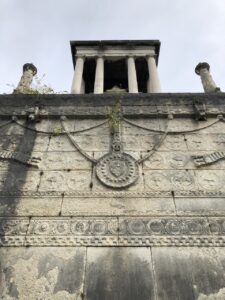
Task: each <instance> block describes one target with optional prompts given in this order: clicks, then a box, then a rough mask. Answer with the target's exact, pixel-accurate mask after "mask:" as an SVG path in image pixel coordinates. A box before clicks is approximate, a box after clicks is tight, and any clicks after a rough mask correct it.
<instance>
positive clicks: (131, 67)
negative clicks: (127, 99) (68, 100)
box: [71, 56, 161, 94]
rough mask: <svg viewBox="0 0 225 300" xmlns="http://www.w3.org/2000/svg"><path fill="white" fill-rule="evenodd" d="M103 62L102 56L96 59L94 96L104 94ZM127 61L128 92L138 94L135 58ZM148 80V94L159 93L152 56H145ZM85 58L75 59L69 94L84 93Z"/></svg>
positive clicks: (129, 57)
mask: <svg viewBox="0 0 225 300" xmlns="http://www.w3.org/2000/svg"><path fill="white" fill-rule="evenodd" d="M104 60H105V58H104V57H103V56H98V57H97V58H96V69H95V82H94V94H102V93H103V92H104ZM126 60H127V72H128V91H129V93H138V80H137V72H136V66H135V56H128V57H127V58H126ZM146 60H147V65H148V72H149V80H148V82H147V92H148V93H160V92H161V87H160V81H159V76H158V70H157V66H156V60H155V57H154V56H146ZM84 62H85V56H77V57H76V66H75V71H74V77H73V82H72V88H71V93H72V94H82V93H84V90H85V89H84V81H83V71H84Z"/></svg>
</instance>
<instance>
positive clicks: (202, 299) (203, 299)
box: [197, 288, 225, 300]
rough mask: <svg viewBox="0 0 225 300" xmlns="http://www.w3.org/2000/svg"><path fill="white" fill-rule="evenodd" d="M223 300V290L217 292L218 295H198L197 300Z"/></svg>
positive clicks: (224, 292) (224, 297) (224, 293)
mask: <svg viewBox="0 0 225 300" xmlns="http://www.w3.org/2000/svg"><path fill="white" fill-rule="evenodd" d="M224 299H225V288H222V289H220V290H219V292H218V293H215V294H210V295H204V294H200V295H199V297H198V299H197V300H224Z"/></svg>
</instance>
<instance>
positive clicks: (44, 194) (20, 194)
mask: <svg viewBox="0 0 225 300" xmlns="http://www.w3.org/2000/svg"><path fill="white" fill-rule="evenodd" d="M62 196H63V197H64V198H66V197H68V198H113V197H119V198H167V197H168V198H171V197H172V196H175V197H197V198H198V197H199V198H201V197H225V192H223V191H217V190H215V191H206V190H197V191H188V190H187V191H185V190H182V191H174V193H173V195H172V193H171V191H157V190H155V191H140V192H138V191H131V192H125V191H103V192H101V191H93V192H86V191H82V192H80V191H71V192H70V191H68V192H67V191H65V192H60V191H38V192H37V191H10V190H8V191H0V197H2V198H4V197H13V198H30V199H32V198H46V200H47V198H49V197H62Z"/></svg>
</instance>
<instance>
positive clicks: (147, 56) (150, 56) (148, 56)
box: [145, 54, 156, 59]
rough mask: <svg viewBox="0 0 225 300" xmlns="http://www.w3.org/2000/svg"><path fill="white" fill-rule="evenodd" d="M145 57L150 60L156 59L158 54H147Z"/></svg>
mask: <svg viewBox="0 0 225 300" xmlns="http://www.w3.org/2000/svg"><path fill="white" fill-rule="evenodd" d="M145 57H146V58H147V59H148V58H156V54H146V55H145Z"/></svg>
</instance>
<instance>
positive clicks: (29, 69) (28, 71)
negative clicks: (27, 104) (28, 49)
mask: <svg viewBox="0 0 225 300" xmlns="http://www.w3.org/2000/svg"><path fill="white" fill-rule="evenodd" d="M36 74H37V68H36V67H35V66H34V65H33V64H30V63H27V64H24V65H23V74H22V76H21V79H20V81H19V83H18V86H17V88H16V89H15V91H14V93H24V94H26V93H27V94H29V92H30V91H31V83H32V80H33V77H34V76H35V75H36Z"/></svg>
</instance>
